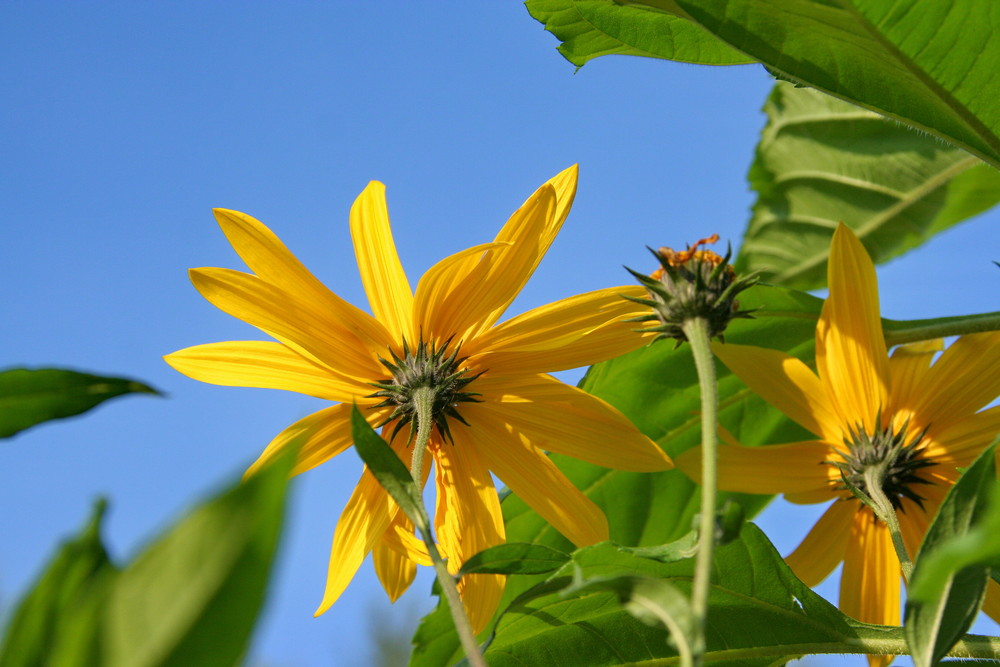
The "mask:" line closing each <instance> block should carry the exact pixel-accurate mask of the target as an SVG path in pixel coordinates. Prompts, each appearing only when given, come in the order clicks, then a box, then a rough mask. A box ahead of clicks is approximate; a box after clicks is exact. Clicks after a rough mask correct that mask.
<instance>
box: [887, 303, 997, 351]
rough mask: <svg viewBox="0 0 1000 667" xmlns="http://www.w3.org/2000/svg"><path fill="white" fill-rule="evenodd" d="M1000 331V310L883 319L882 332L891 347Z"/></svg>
mask: <svg viewBox="0 0 1000 667" xmlns="http://www.w3.org/2000/svg"><path fill="white" fill-rule="evenodd" d="M986 331H1000V312H993V313H979V314H977V315H959V316H956V317H937V318H934V319H931V320H909V321H905V322H900V321H897V320H883V321H882V332H883V335H884V336H885V343H886V345H889V346H890V347H891V346H893V345H902V344H903V343H916V342H918V341H922V340H933V339H935V338H945V337H946V336H964V335H966V334H974V333H983V332H986Z"/></svg>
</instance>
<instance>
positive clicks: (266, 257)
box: [215, 209, 389, 350]
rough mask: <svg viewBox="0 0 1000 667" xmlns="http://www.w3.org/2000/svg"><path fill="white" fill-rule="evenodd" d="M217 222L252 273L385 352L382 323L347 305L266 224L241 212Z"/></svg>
mask: <svg viewBox="0 0 1000 667" xmlns="http://www.w3.org/2000/svg"><path fill="white" fill-rule="evenodd" d="M215 219H216V220H218V222H219V226H220V227H222V231H223V232H224V233H225V235H226V238H228V239H229V242H230V243H231V244H232V246H233V249H235V250H236V252H237V253H238V254H239V255H240V257H241V258H242V259H243V261H244V262H246V264H247V266H248V267H250V270H251V271H253V272H254V273H256V274H257V275H258V276H260V277H261V278H262V279H263V280H264V281H265V282H267V283H270V284H271V285H273V286H275V287H277V288H278V289H279V290H281V291H282V292H287V293H288V294H290V295H292V296H293V297H294V298H295V300H297V301H299V302H303V303H311V304H313V306H314V307H316V308H317V309H319V310H321V311H324V312H326V313H328V314H329V315H330V317H331V318H332V319H334V320H336V321H338V322H344V323H347V325H348V326H353V327H355V328H356V333H357V335H358V336H359V337H360V338H362V339H363V340H365V342H366V344H371V343H374V344H375V345H376V347H378V348H380V349H383V350H384V349H385V345H386V344H387V342H388V340H389V336H388V332H387V331H386V329H385V327H384V326H382V324H381V323H379V322H377V321H376V320H374V319H372V318H371V317H369V316H368V315H367V313H365V312H363V311H362V310H360V309H359V308H357V307H355V306H353V305H351V304H350V303H348V302H346V301H344V300H343V299H341V298H340V297H339V296H337V295H336V294H334V293H333V292H331V291H330V290H329V289H327V287H326V286H325V285H323V283H321V282H320V281H319V280H317V279H316V277H315V276H313V275H312V274H311V273H310V272H309V270H308V269H306V268H305V267H304V266H303V265H302V263H301V262H299V260H298V259H296V258H295V256H294V255H293V254H292V253H291V252H290V251H289V250H288V248H286V247H285V245H284V244H283V243H282V242H281V240H280V239H278V237H277V236H275V235H274V233H273V232H272V231H271V230H270V229H268V228H267V227H266V226H265V225H264V224H263V223H261V222H260V221H258V220H255V219H254V218H252V217H250V216H249V215H246V214H245V213H240V212H238V211H228V210H226V209H215Z"/></svg>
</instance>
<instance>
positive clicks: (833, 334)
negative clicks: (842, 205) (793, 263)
mask: <svg viewBox="0 0 1000 667" xmlns="http://www.w3.org/2000/svg"><path fill="white" fill-rule="evenodd" d="M828 278H829V286H830V296H829V298H827V300H826V302H825V303H824V304H823V311H822V313H821V314H820V318H819V322H818V323H817V325H816V367H817V368H818V369H819V376H820V378H822V380H823V383H824V385H826V387H827V389H828V391H829V393H830V398H831V399H832V400H833V402H834V403H835V404H836V405H837V406H838V408H839V415H840V418H841V422H842V423H843V424H845V425H851V426H852V428H853V427H856V426H857V425H858V424H862V425H863V426H864V427H865V428H866V430H867V431H868V432H869V433H872V432H873V431H874V428H875V419H876V416H878V415H879V414H880V413H881V411H883V410H885V409H887V408H888V406H889V357H888V353H887V351H886V347H885V339H884V338H883V337H882V320H881V319H880V315H879V312H880V311H879V300H878V280H877V279H876V276H875V265H874V264H873V263H872V260H871V258H870V257H869V256H868V253H867V252H866V251H865V248H864V246H863V245H861V242H860V241H859V240H858V238H857V237H856V236H855V235H854V232H852V231H851V229H850V228H849V227H847V226H846V225H844V224H843V223H841V224H840V225H839V226H838V227H837V231H836V232H834V235H833V243H832V245H831V247H830V262H829V269H828Z"/></svg>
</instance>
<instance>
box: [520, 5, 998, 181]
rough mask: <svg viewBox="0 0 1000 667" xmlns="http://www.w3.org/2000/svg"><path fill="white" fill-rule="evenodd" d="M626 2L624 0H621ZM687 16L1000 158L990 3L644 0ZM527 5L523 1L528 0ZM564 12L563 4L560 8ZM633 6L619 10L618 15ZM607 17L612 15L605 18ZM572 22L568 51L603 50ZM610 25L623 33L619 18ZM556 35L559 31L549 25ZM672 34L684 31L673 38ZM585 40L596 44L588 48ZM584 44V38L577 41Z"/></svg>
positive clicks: (671, 45)
mask: <svg viewBox="0 0 1000 667" xmlns="http://www.w3.org/2000/svg"><path fill="white" fill-rule="evenodd" d="M631 4H633V3H630V5H631ZM636 4H638V5H640V6H646V7H649V8H653V9H659V10H661V11H662V12H664V15H665V16H671V17H674V18H679V19H685V20H689V21H691V22H692V23H694V24H695V25H697V26H700V27H701V28H704V29H705V30H706V31H708V32H709V33H711V34H713V35H715V37H716V38H718V39H719V40H720V41H722V42H723V43H724V44H726V45H728V46H730V47H732V48H734V49H736V50H738V51H740V52H742V53H744V54H746V55H747V56H750V57H752V58H754V59H756V60H757V61H759V62H761V63H763V64H764V65H765V66H766V67H767V68H768V69H769V70H770V71H771V72H773V73H774V74H775V75H776V76H778V77H780V78H783V79H787V80H790V81H794V82H797V83H802V84H806V85H809V86H812V87H814V88H817V89H819V90H822V91H824V92H827V93H830V94H832V95H834V96H836V97H839V98H841V99H843V100H846V101H848V102H851V103H853V104H857V105H859V106H862V107H864V108H867V109H871V110H873V111H876V112H878V113H881V114H883V115H886V116H888V117H890V118H894V119H896V120H899V121H902V122H904V123H906V124H908V125H911V126H913V127H916V128H918V129H920V130H924V131H926V132H930V133H931V134H934V135H936V136H938V137H940V138H942V139H944V140H945V141H948V142H950V143H952V144H954V145H956V146H958V147H960V148H963V149H965V150H967V151H969V152H970V153H972V154H973V155H975V156H977V157H979V158H981V159H983V160H985V161H986V162H988V163H990V164H992V165H993V166H994V167H998V168H1000V107H998V106H997V105H996V104H995V100H996V99H997V98H998V97H1000V79H998V78H997V76H996V72H997V71H1000V39H998V38H997V35H998V34H1000V30H998V29H1000V12H997V11H995V7H994V6H993V3H990V2H981V1H980V0H952V1H951V2H934V3H927V2H921V1H920V0H780V1H775V0H643V1H642V2H641V3H636ZM529 6H531V5H529ZM563 11H564V12H565V11H566V10H563ZM633 16H635V7H634V6H633V7H630V11H629V12H628V13H626V12H624V11H623V12H620V16H619V18H618V20H619V21H621V22H622V23H623V24H624V23H625V22H631V21H634V20H635V19H634V18H633ZM606 21H611V19H606ZM588 32H596V33H601V32H603V31H602V30H601V29H600V28H598V27H594V28H588V29H587V32H584V31H582V30H578V31H577V32H576V33H574V34H572V37H573V38H574V42H573V45H572V47H571V48H570V49H569V51H570V52H571V53H572V55H573V57H574V58H575V61H574V62H576V61H583V62H586V60H587V59H589V58H592V57H596V56H598V55H604V54H605V52H618V51H606V47H603V48H602V47H601V46H600V45H601V42H600V40H599V39H598V38H597V36H594V37H588V35H587V33H588ZM617 34H619V35H622V36H625V35H628V34H630V31H629V29H628V27H627V26H625V25H622V26H620V27H619V29H618V30H617ZM642 34H643V37H644V39H645V40H646V41H647V42H649V44H646V45H645V48H644V49H642V50H646V51H652V52H655V53H657V54H661V57H662V54H666V53H671V52H673V51H677V52H683V51H684V50H685V49H687V48H696V46H697V45H699V44H700V43H701V36H700V34H699V39H698V41H695V40H694V39H692V38H691V37H689V35H694V34H698V33H695V32H693V31H691V32H687V31H681V30H679V29H676V28H675V27H673V26H672V29H671V30H669V31H660V32H659V33H658V34H657V35H651V34H650V33H649V31H648V30H647V31H645V32H643V33H642ZM557 36H558V33H557ZM680 40H687V41H686V42H684V43H681V41H680ZM592 45H597V48H594V47H593V46H592ZM585 47H591V50H586V48H585Z"/></svg>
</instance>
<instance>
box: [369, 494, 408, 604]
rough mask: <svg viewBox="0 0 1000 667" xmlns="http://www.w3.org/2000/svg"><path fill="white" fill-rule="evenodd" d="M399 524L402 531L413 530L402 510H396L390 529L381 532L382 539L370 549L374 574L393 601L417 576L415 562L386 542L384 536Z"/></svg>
mask: <svg viewBox="0 0 1000 667" xmlns="http://www.w3.org/2000/svg"><path fill="white" fill-rule="evenodd" d="M396 525H399V526H400V528H401V529H402V530H404V531H409V532H412V531H413V524H412V523H411V522H410V520H409V519H407V518H406V515H405V514H403V513H402V512H397V513H396V517H395V518H394V519H393V520H392V524H391V526H390V530H389V531H386V532H385V533H383V539H382V540H381V541H380V542H379V543H378V544H376V545H375V547H374V548H373V549H372V560H373V561H374V564H375V574H377V575H378V579H379V581H380V582H382V588H384V589H385V592H386V593H387V594H388V595H389V600H390V601H391V602H395V601H396V600H398V599H399V596H400V595H402V594H403V593H405V592H406V589H407V588H409V587H410V584H412V583H413V579H414V577H416V576H417V564H416V563H415V562H413V561H412V560H410V559H409V558H407V557H406V556H404V555H402V554H400V553H399V552H398V551H396V550H395V549H393V548H392V547H391V546H390V545H389V544H387V542H386V540H385V538H384V536H385V535H388V534H389V533H390V531H391V530H392V527H393V526H396Z"/></svg>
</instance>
